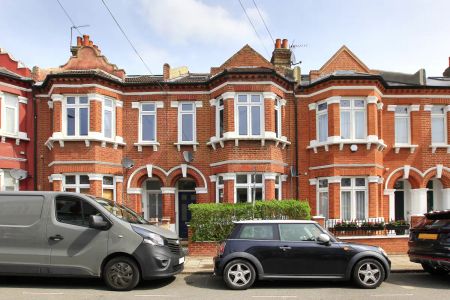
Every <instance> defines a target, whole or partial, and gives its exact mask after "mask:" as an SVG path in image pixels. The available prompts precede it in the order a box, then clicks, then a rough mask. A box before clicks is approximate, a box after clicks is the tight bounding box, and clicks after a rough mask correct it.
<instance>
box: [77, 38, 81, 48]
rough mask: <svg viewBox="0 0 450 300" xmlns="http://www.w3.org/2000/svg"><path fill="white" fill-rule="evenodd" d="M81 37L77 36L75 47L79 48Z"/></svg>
mask: <svg viewBox="0 0 450 300" xmlns="http://www.w3.org/2000/svg"><path fill="white" fill-rule="evenodd" d="M81 42H82V40H81V36H77V46H78V47H80V46H81Z"/></svg>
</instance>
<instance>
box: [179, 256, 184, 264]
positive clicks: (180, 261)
mask: <svg viewBox="0 0 450 300" xmlns="http://www.w3.org/2000/svg"><path fill="white" fill-rule="evenodd" d="M182 263H184V257H182V258H180V259H179V260H178V264H180V265H181V264H182Z"/></svg>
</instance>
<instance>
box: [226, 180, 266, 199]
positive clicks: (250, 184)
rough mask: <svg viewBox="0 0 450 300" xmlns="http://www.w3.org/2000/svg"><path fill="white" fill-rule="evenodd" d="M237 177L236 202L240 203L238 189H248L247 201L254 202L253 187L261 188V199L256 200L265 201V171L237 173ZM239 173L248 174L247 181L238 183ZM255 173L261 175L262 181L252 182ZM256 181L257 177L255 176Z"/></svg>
mask: <svg viewBox="0 0 450 300" xmlns="http://www.w3.org/2000/svg"><path fill="white" fill-rule="evenodd" d="M235 175H236V176H235V179H234V203H238V199H237V198H238V197H237V189H238V188H240V189H244V188H246V189H247V201H246V202H245V203H252V189H253V188H255V189H259V188H261V193H262V194H261V195H262V197H261V200H256V199H255V201H264V195H265V184H264V181H265V180H264V173H236V174H235ZM239 175H246V176H247V183H237V177H238V176H239ZM255 175H261V177H262V179H261V183H256V182H255V183H253V182H252V177H253V176H255ZM255 181H256V178H255Z"/></svg>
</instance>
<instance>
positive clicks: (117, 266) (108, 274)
mask: <svg viewBox="0 0 450 300" xmlns="http://www.w3.org/2000/svg"><path fill="white" fill-rule="evenodd" d="M103 280H104V281H105V283H106V285H107V286H108V287H109V288H110V289H111V290H114V291H130V290H132V289H133V288H135V287H136V285H137V284H138V283H139V280H140V273H139V268H138V266H137V264H136V262H135V261H134V260H132V259H130V258H128V257H125V256H120V257H116V258H113V259H111V260H110V261H108V262H107V263H106V264H105V266H104V268H103Z"/></svg>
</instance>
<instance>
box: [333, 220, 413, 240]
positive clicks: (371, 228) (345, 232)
mask: <svg viewBox="0 0 450 300" xmlns="http://www.w3.org/2000/svg"><path fill="white" fill-rule="evenodd" d="M325 226H326V227H327V229H328V230H329V231H330V232H331V233H333V234H334V235H335V236H368V235H404V234H407V233H408V231H409V224H407V223H401V222H389V223H387V224H386V223H384V219H383V218H370V219H369V220H347V221H343V220H337V219H330V220H326V221H325Z"/></svg>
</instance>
